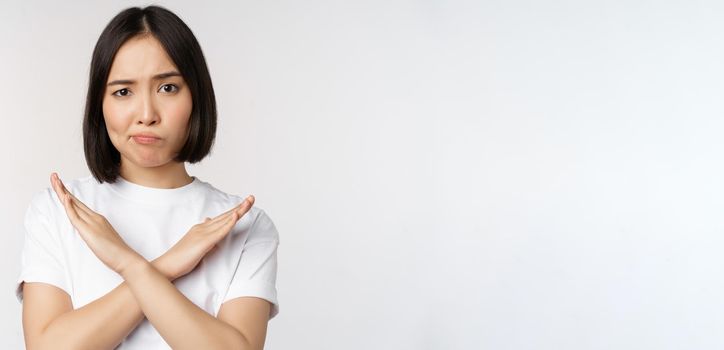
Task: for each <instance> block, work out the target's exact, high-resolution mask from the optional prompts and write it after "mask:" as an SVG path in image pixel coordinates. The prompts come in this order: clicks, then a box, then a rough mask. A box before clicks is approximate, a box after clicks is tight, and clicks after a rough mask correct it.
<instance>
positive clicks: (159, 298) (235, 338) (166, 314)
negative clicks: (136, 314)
mask: <svg viewBox="0 0 724 350" xmlns="http://www.w3.org/2000/svg"><path fill="white" fill-rule="evenodd" d="M121 275H122V276H123V278H124V279H125V280H126V283H127V284H128V286H129V288H130V290H131V292H132V293H133V295H134V296H135V298H136V300H137V302H138V305H139V306H140V307H141V310H142V311H143V313H144V314H145V315H146V318H148V320H149V321H150V322H151V324H152V325H153V326H154V328H156V330H157V331H158V332H159V334H161V336H162V337H163V339H164V340H165V341H166V342H167V343H168V344H169V345H170V346H171V348H173V349H178V350H181V349H209V350H211V349H225V350H227V349H248V348H249V344H248V342H247V341H246V339H245V338H244V336H243V335H242V334H241V333H240V332H239V331H237V330H236V329H235V328H234V327H232V326H231V325H229V324H227V323H226V322H224V321H221V320H219V319H217V318H216V317H214V316H212V315H210V314H209V313H208V312H206V311H205V310H203V309H201V308H199V307H198V306H196V304H194V303H193V302H191V301H190V300H189V299H188V298H186V296H185V295H183V293H181V292H180V291H179V290H178V289H176V287H175V286H174V285H173V284H172V283H171V282H169V281H168V279H166V278H164V276H163V274H161V273H160V272H159V271H158V270H157V269H156V268H155V267H154V266H153V265H152V264H149V263H148V262H146V261H142V260H141V261H138V262H137V263H134V264H132V265H130V266H129V267H128V268H127V269H126V270H125V271H122V273H121Z"/></svg>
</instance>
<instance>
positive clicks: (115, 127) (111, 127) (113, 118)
mask: <svg viewBox="0 0 724 350" xmlns="http://www.w3.org/2000/svg"><path fill="white" fill-rule="evenodd" d="M103 119H104V120H105V122H106V128H107V129H108V134H109V135H110V136H111V138H113V137H114V135H115V134H116V133H117V132H119V131H121V130H122V129H123V124H124V120H125V116H124V114H123V110H122V109H121V108H119V107H118V106H114V105H113V104H112V103H107V102H104V103H103Z"/></svg>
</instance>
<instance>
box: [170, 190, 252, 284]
mask: <svg viewBox="0 0 724 350" xmlns="http://www.w3.org/2000/svg"><path fill="white" fill-rule="evenodd" d="M254 200H255V198H254V196H251V195H250V196H249V197H247V198H246V199H245V200H244V201H243V202H241V203H240V204H239V205H237V206H235V207H233V208H231V209H229V210H228V211H226V212H225V213H222V214H219V215H218V216H216V217H215V218H213V219H211V218H206V219H205V220H204V222H202V223H198V224H196V225H194V226H192V227H191V229H190V230H189V232H188V233H186V235H184V236H183V237H182V238H181V240H179V241H178V242H176V244H174V246H173V247H171V249H169V250H168V251H167V252H166V253H165V254H164V255H162V256H161V257H160V259H162V260H163V261H164V262H165V263H166V265H169V266H171V267H170V268H169V270H170V274H171V278H172V279H175V278H178V277H181V276H184V275H186V274H188V273H189V272H191V271H193V270H194V268H196V265H198V263H199V261H201V259H202V258H203V257H204V256H206V255H207V254H208V253H209V252H210V251H212V250H214V248H216V244H217V243H218V242H219V241H221V240H222V239H223V238H224V237H226V235H227V234H228V233H229V231H231V228H232V227H234V224H236V222H237V221H238V220H239V219H240V218H241V217H242V216H244V214H246V213H247V212H248V211H249V209H251V207H252V206H253V205H254Z"/></svg>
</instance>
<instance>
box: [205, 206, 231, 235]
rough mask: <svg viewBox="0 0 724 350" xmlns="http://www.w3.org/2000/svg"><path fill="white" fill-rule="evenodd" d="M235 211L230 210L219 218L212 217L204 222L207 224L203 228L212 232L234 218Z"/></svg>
mask: <svg viewBox="0 0 724 350" xmlns="http://www.w3.org/2000/svg"><path fill="white" fill-rule="evenodd" d="M235 213H236V212H235V211H233V210H232V211H231V212H229V213H228V214H226V216H224V217H223V218H221V219H218V220H217V219H214V220H210V221H208V222H206V224H207V226H206V227H205V229H206V230H208V231H207V232H214V231H217V230H218V229H219V228H223V227H224V226H225V225H226V224H227V223H228V222H229V221H231V220H233V219H234V215H236V214H235Z"/></svg>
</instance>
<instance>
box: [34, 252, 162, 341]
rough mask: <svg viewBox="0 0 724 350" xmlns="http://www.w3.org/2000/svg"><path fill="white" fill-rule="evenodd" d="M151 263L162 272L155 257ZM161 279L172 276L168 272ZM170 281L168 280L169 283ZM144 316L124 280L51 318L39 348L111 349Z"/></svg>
mask: <svg viewBox="0 0 724 350" xmlns="http://www.w3.org/2000/svg"><path fill="white" fill-rule="evenodd" d="M151 264H153V265H154V266H157V268H159V269H160V270H162V271H165V267H164V266H163V262H162V261H161V260H160V258H159V259H156V260H154V261H153V262H152V263H151ZM162 276H163V277H162V278H165V279H167V281H168V280H169V279H172V277H170V276H171V274H170V273H166V274H164V275H162ZM169 284H170V282H169ZM143 319H144V315H143V312H142V311H141V308H140V307H139V306H138V303H137V302H136V299H135V297H134V296H133V293H132V292H131V290H130V288H128V285H127V283H126V282H125V281H124V282H123V283H121V284H119V285H118V286H117V287H116V288H114V289H113V290H111V291H110V292H108V293H107V294H105V295H104V296H102V297H100V298H98V299H96V300H94V301H92V302H90V303H88V304H87V305H84V306H83V307H81V308H78V309H75V310H73V311H70V312H67V313H65V314H63V315H61V316H59V317H57V318H56V319H54V320H53V321H52V322H51V323H50V324H49V325H48V326H47V328H46V329H45V330H44V331H43V333H42V335H41V338H42V339H41V343H42V344H43V345H44V346H41V347H40V348H41V349H44V348H48V349H51V348H52V349H60V348H64V349H65V348H68V349H113V348H115V347H116V346H117V345H118V344H119V343H120V342H121V341H122V340H123V339H124V338H125V337H126V336H128V334H129V333H130V332H131V331H132V330H133V329H134V328H136V326H137V325H138V323H139V322H141V321H142V320H143Z"/></svg>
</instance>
